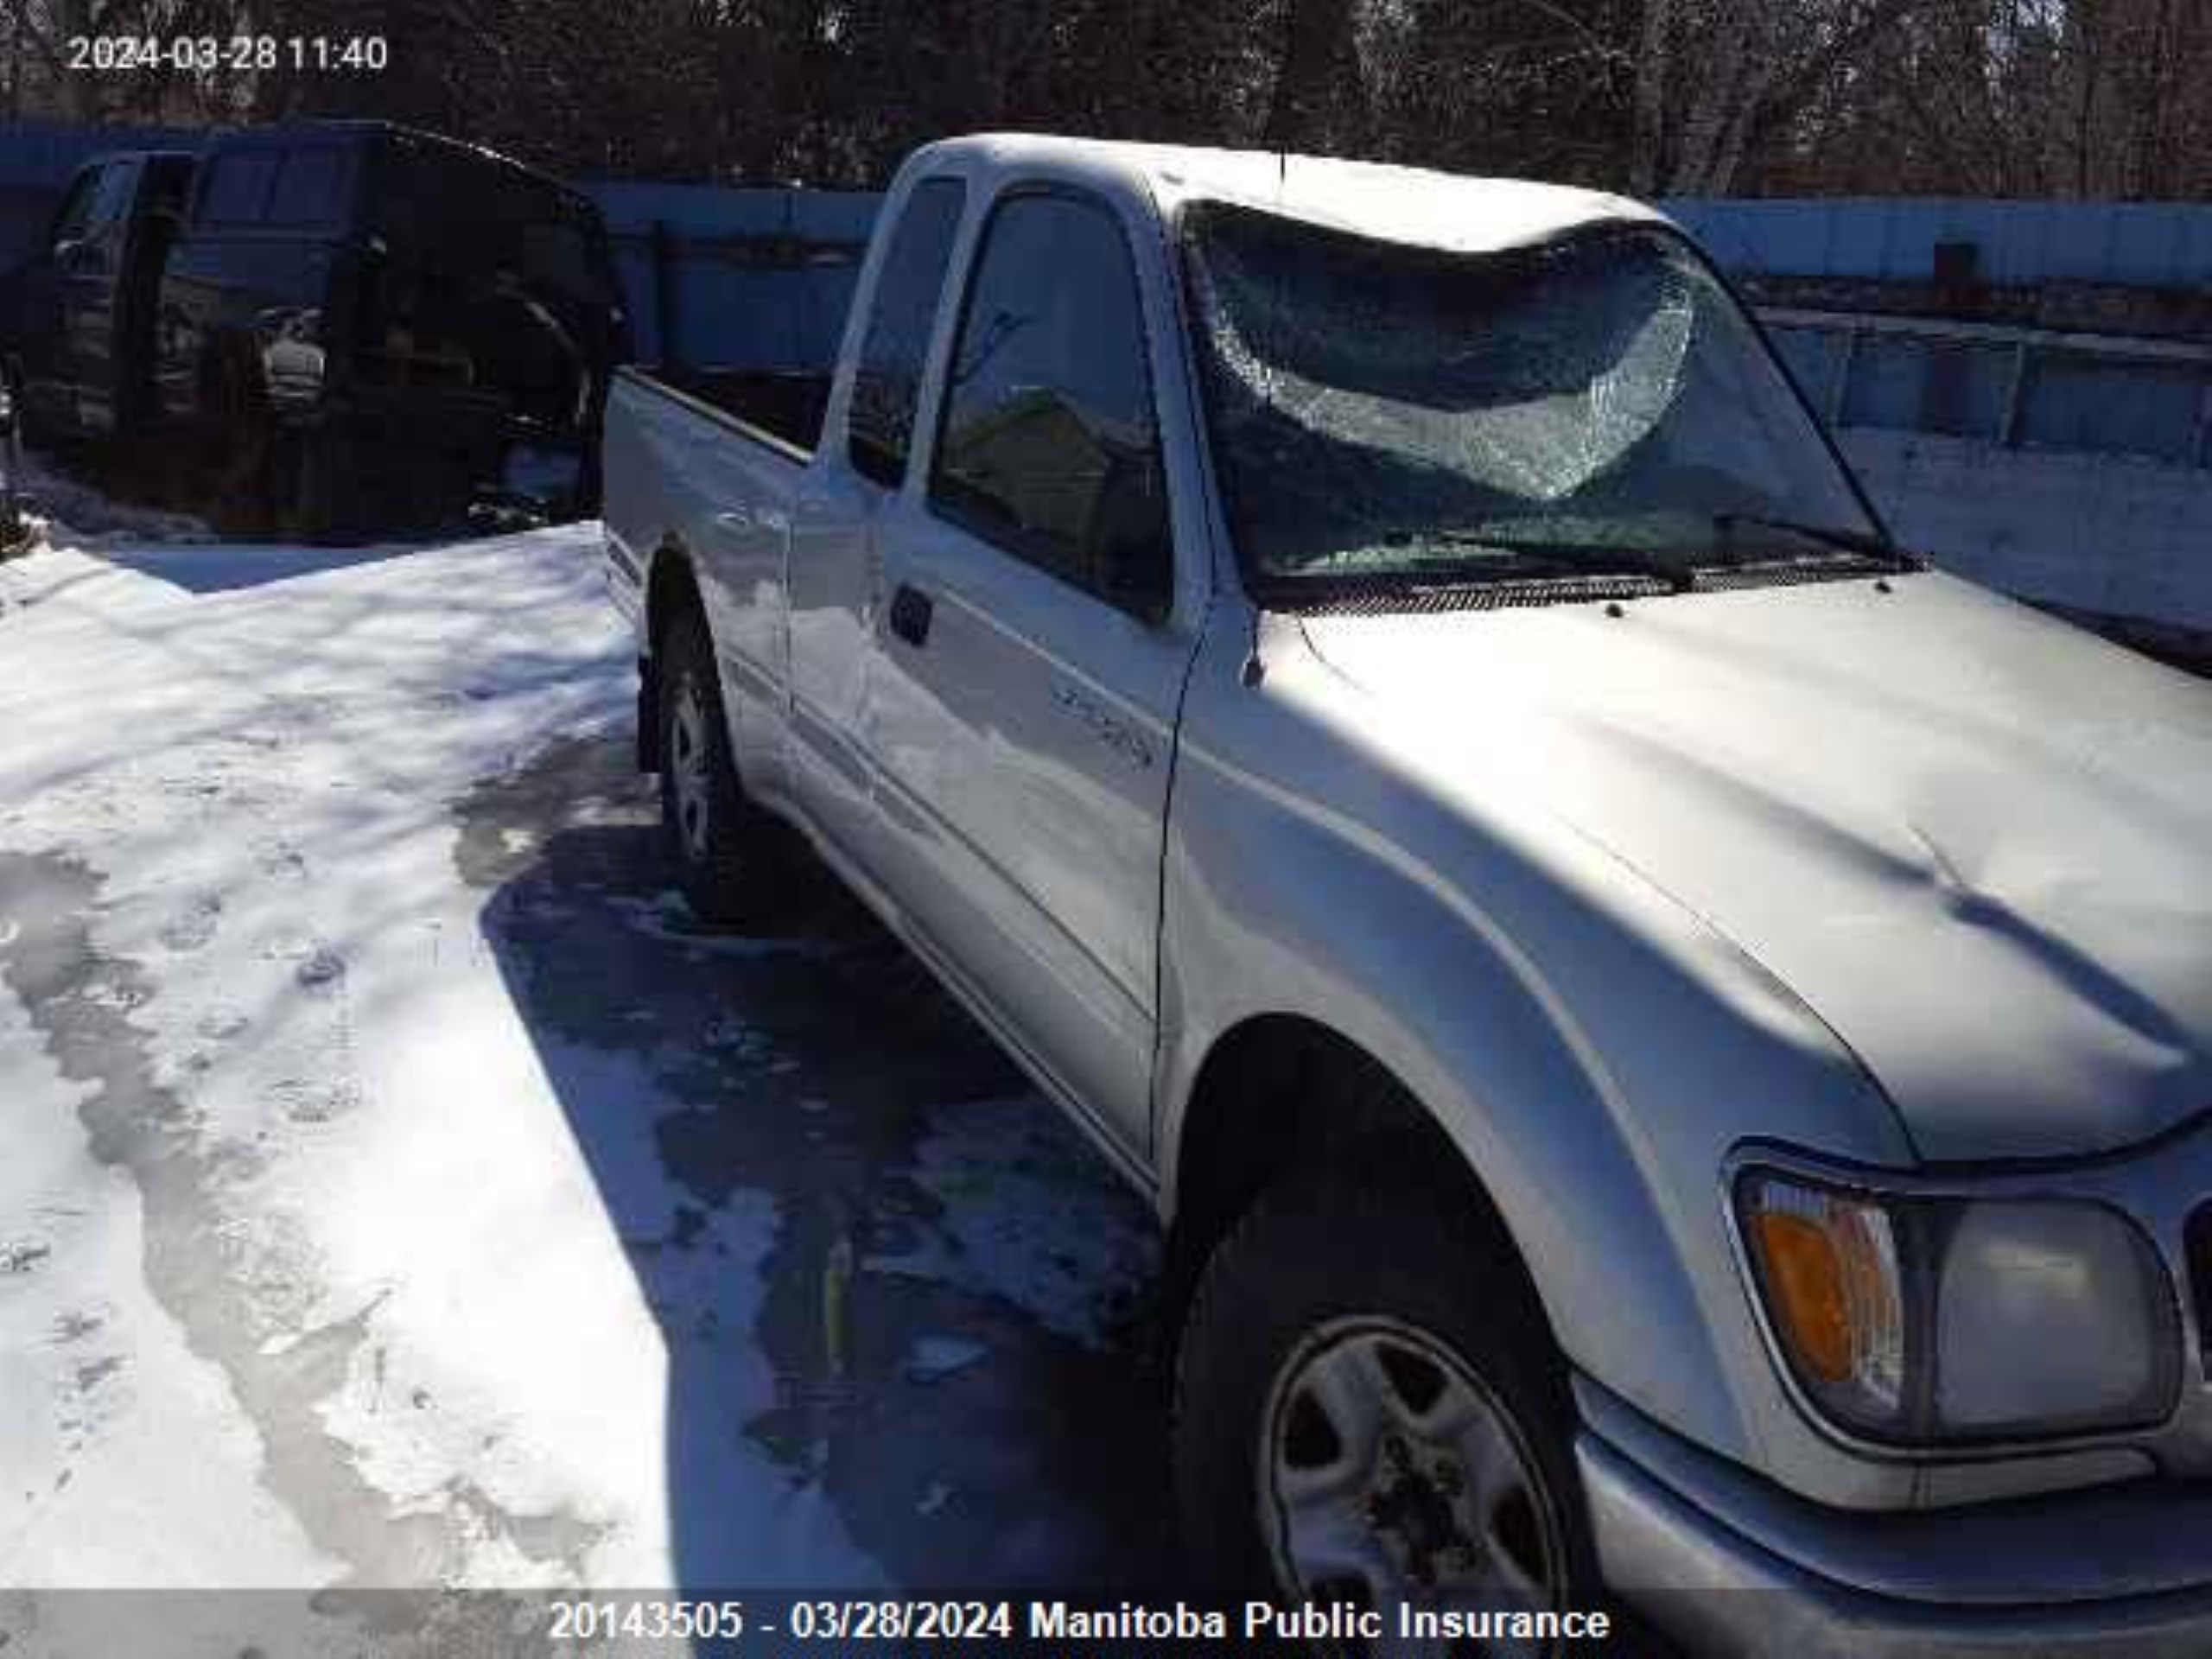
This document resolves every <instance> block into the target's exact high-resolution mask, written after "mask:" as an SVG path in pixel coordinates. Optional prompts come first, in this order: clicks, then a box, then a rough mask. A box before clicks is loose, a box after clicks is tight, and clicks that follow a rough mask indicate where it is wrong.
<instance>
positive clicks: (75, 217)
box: [52, 168, 115, 248]
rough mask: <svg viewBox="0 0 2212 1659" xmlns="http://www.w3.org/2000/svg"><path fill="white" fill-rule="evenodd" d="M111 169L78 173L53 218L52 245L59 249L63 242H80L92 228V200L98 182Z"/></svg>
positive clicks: (108, 173) (111, 169)
mask: <svg viewBox="0 0 2212 1659" xmlns="http://www.w3.org/2000/svg"><path fill="white" fill-rule="evenodd" d="M114 171H115V169H114V168H101V169H100V170H99V172H97V173H79V175H77V181H76V183H74V184H73V185H71V186H70V187H69V194H68V195H67V197H66V198H64V199H63V200H62V203H61V211H60V213H56V214H55V215H54V237H53V242H52V245H53V246H54V247H56V248H59V247H60V246H61V245H62V244H63V243H65V242H81V241H83V240H84V239H85V233H86V232H87V231H89V230H91V229H92V198H93V197H94V196H95V195H97V194H99V188H100V181H102V180H104V179H105V178H106V177H107V176H108V175H110V174H111V173H112V172H114Z"/></svg>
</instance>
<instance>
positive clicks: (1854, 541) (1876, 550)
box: [1713, 512, 1913, 569]
mask: <svg viewBox="0 0 2212 1659" xmlns="http://www.w3.org/2000/svg"><path fill="white" fill-rule="evenodd" d="M1713 527H1714V528H1715V529H1717V530H1718V531H1719V532H1720V533H1721V535H1722V536H1724V537H1727V538H1729V539H1731V540H1732V539H1734V537H1735V534H1736V531H1738V530H1739V529H1745V530H1772V531H1780V532H1781V533H1782V534H1783V535H1785V536H1796V537H1802V539H1803V540H1806V541H1808V542H1815V543H1819V544H1820V545H1821V546H1823V547H1827V548H1832V549H1834V550H1836V551H1838V552H1840V553H1853V554H1856V555H1858V556H1859V557H1860V558H1863V559H1878V560H1880V561H1882V562H1883V563H1885V564H1888V565H1891V566H1892V567H1895V568H1897V569H1910V568H1911V567H1912V564H1913V561H1912V559H1911V558H1910V556H1908V555H1906V554H1904V553H1903V552H1901V551H1899V550H1898V549H1897V547H1896V546H1895V545H1894V544H1892V543H1890V542H1889V541H1887V540H1885V538H1883V537H1879V536H1869V535H1866V534H1865V533H1864V532H1862V531H1855V530H1835V529H1832V528H1830V527H1829V526H1828V525H1827V524H1808V523H1806V522H1805V521H1804V520H1802V519H1798V518H1770V517H1769V516H1767V515H1765V514H1763V513H1757V512H1716V513H1714V514H1713Z"/></svg>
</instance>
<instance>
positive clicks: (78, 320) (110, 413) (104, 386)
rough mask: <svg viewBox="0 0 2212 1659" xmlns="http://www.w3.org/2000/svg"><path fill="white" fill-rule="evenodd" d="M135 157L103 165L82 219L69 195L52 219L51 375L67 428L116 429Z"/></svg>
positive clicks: (120, 398)
mask: <svg viewBox="0 0 2212 1659" xmlns="http://www.w3.org/2000/svg"><path fill="white" fill-rule="evenodd" d="M138 171H139V163H138V162H137V160H136V159H135V158H124V159H121V160H117V161H112V162H107V163H105V165H104V166H102V167H101V168H100V169H99V173H98V174H97V175H96V176H95V177H94V178H93V180H92V184H91V188H90V189H89V191H88V192H87V193H86V197H85V201H84V211H83V214H82V216H81V218H79V217H77V216H76V214H75V207H76V203H75V200H74V198H73V199H72V200H71V201H70V202H69V203H68V204H67V206H66V207H65V209H64V212H63V213H62V215H61V217H60V219H59V220H58V221H57V222H56V224H55V226H54V293H55V297H56V300H57V302H58V303H59V306H60V331H59V344H60V363H59V365H58V367H59V371H60V372H59V375H58V378H59V379H60V382H61V383H62V385H64V386H65V387H66V388H67V391H64V392H62V393H61V398H62V400H63V403H64V407H63V410H62V414H61V416H60V418H61V423H62V424H63V425H65V426H67V427H68V428H70V429H73V430H76V431H79V432H86V433H97V434H106V433H110V432H112V431H114V430H115V429H116V425H117V420H118V412H119V410H120V409H121V407H122V404H123V403H124V384H123V375H124V369H125V367H126V364H125V358H124V353H122V352H120V351H118V340H117V328H118V322H119V321H120V316H119V310H118V308H119V306H120V304H121V302H122V300H123V296H124V278H125V277H126V276H127V274H128V271H129V264H130V262H129V257H128V255H129V252H130V203H131V199H132V197H133V196H134V195H135V194H137V188H138Z"/></svg>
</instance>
